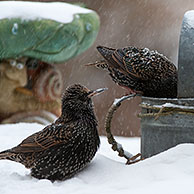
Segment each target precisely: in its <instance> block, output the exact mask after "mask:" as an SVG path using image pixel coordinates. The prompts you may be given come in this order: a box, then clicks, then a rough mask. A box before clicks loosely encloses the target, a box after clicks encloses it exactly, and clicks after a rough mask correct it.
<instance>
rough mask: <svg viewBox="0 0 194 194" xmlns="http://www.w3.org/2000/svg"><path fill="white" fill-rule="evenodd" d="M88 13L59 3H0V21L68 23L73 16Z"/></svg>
mask: <svg viewBox="0 0 194 194" xmlns="http://www.w3.org/2000/svg"><path fill="white" fill-rule="evenodd" d="M90 12H92V10H89V9H86V8H82V7H79V6H76V5H71V4H68V3H60V2H54V3H42V2H23V1H1V2H0V20H1V19H5V18H21V19H22V20H35V19H50V20H54V21H57V22H61V23H70V22H72V20H73V16H74V15H76V14H80V13H83V14H87V13H90Z"/></svg>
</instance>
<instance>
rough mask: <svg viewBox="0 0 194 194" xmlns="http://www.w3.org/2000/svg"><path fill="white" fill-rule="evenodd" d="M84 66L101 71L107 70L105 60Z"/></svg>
mask: <svg viewBox="0 0 194 194" xmlns="http://www.w3.org/2000/svg"><path fill="white" fill-rule="evenodd" d="M85 66H95V67H97V68H102V69H107V68H108V65H107V62H106V61H105V60H101V61H96V62H94V63H88V64H85Z"/></svg>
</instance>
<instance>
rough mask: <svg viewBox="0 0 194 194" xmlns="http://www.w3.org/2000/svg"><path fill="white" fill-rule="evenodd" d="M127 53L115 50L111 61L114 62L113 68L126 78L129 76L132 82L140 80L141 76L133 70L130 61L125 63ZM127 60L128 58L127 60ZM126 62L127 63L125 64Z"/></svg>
mask: <svg viewBox="0 0 194 194" xmlns="http://www.w3.org/2000/svg"><path fill="white" fill-rule="evenodd" d="M126 57H127V51H126V50H125V48H124V49H116V50H115V51H114V53H113V54H112V59H113V60H114V63H112V64H114V67H113V68H116V69H117V70H119V71H120V72H122V73H123V74H124V75H126V76H130V77H131V78H132V79H133V80H137V81H138V80H139V79H141V76H140V75H139V74H138V72H137V71H135V70H134V68H133V64H131V63H130V61H126ZM128 60H129V58H128ZM126 62H128V63H126Z"/></svg>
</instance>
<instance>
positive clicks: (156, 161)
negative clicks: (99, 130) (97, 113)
mask: <svg viewBox="0 0 194 194" xmlns="http://www.w3.org/2000/svg"><path fill="white" fill-rule="evenodd" d="M43 127H44V126H42V125H39V124H26V123H20V124H12V125H10V124H8V125H0V142H1V144H0V150H4V149H8V148H11V147H12V146H15V145H17V144H18V143H20V142H21V140H22V139H24V138H25V137H27V136H28V135H30V134H32V133H34V132H37V131H39V130H40V129H42V128H43ZM117 139H118V141H119V142H120V143H122V144H123V145H124V148H126V147H128V148H127V149H129V150H128V151H130V152H131V150H130V147H131V148H132V149H133V150H132V152H138V149H139V145H138V143H139V139H138V138H119V137H117ZM101 140H102V143H101V148H100V150H99V151H98V153H97V155H96V157H95V158H94V159H93V161H92V162H91V164H90V165H89V166H88V167H87V168H85V169H84V170H83V171H82V172H80V173H79V174H77V175H76V176H75V177H73V178H71V179H69V180H66V181H63V182H58V181H57V182H54V183H51V182H50V181H49V180H37V179H35V178H32V177H31V176H30V175H29V173H30V172H29V170H27V169H25V167H23V166H22V165H20V164H18V163H15V162H11V161H5V160H2V161H0V193H1V194H13V193H15V192H16V191H17V194H26V192H28V194H42V193H49V194H56V193H57V194H64V193H68V194H99V193H100V194H108V193H114V194H117V193H118V194H126V193H131V194H142V193H143V194H156V193H157V194H164V193H176V194H185V193H186V194H193V193H194V187H193V180H194V165H193V161H194V144H182V145H178V146H176V147H174V148H172V149H170V150H168V151H166V152H163V153H161V154H159V155H157V156H154V157H151V158H149V159H146V160H144V161H141V162H139V163H136V164H133V165H129V166H126V165H125V164H124V162H121V161H119V160H118V158H119V157H118V156H117V155H116V154H115V153H114V152H113V151H112V150H111V148H110V145H109V144H108V143H107V141H106V139H105V137H101ZM127 144H128V145H127ZM134 146H135V147H136V148H134Z"/></svg>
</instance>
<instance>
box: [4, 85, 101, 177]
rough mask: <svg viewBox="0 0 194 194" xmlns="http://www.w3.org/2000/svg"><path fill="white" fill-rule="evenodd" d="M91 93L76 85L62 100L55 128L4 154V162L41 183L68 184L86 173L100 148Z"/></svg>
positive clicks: (44, 131) (92, 94)
mask: <svg viewBox="0 0 194 194" xmlns="http://www.w3.org/2000/svg"><path fill="white" fill-rule="evenodd" d="M102 91H103V89H102V90H96V91H90V90H88V89H87V88H86V87H84V86H81V85H79V84H75V85H73V86H71V87H69V88H67V89H66V91H65V92H64V95H63V97H62V114H61V116H60V117H59V118H58V119H57V120H56V121H55V122H54V123H52V124H51V125H48V126H47V127H45V128H44V129H43V130H41V131H40V132H37V133H35V134H32V135H31V136H29V137H27V138H26V139H24V140H23V141H22V142H21V143H20V144H19V145H18V146H16V147H14V148H12V149H9V150H6V151H3V152H1V153H0V159H8V160H12V161H15V162H19V163H21V164H23V165H25V167H26V168H30V169H31V175H32V176H33V177H36V178H38V179H49V180H52V181H55V180H64V179H66V178H69V177H71V176H73V175H74V174H76V173H77V172H78V171H80V170H81V169H83V168H84V167H85V166H86V165H87V164H88V163H89V162H90V161H91V160H92V159H93V157H94V155H95V154H96V152H97V149H98V147H99V144H100V139H99V135H98V132H97V120H96V117H95V114H94V110H93V104H92V101H91V97H92V96H94V95H95V94H97V93H100V92H102Z"/></svg>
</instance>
